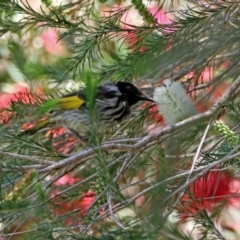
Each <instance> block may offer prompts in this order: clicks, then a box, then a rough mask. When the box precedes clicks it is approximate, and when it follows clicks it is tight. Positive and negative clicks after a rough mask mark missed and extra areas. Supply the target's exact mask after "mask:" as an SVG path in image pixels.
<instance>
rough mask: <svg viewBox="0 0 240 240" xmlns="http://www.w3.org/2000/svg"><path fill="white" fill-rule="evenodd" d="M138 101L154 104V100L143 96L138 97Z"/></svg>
mask: <svg viewBox="0 0 240 240" xmlns="http://www.w3.org/2000/svg"><path fill="white" fill-rule="evenodd" d="M139 99H140V100H143V101H148V102H154V100H153V99H152V98H150V97H148V96H146V95H143V94H142V95H140V96H139Z"/></svg>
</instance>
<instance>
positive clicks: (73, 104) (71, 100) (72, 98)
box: [57, 91, 86, 110]
mask: <svg viewBox="0 0 240 240" xmlns="http://www.w3.org/2000/svg"><path fill="white" fill-rule="evenodd" d="M85 101H86V100H85V96H84V94H83V92H82V91H80V92H75V93H71V94H69V95H66V96H63V97H61V98H59V99H58V102H57V106H58V107H59V109H61V110H74V109H79V108H80V107H82V106H83V105H84V103H85Z"/></svg>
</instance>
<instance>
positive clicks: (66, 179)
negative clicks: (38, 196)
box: [54, 173, 81, 186]
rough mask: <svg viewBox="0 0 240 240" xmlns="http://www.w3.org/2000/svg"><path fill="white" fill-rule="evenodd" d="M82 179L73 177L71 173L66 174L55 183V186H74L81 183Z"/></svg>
mask: <svg viewBox="0 0 240 240" xmlns="http://www.w3.org/2000/svg"><path fill="white" fill-rule="evenodd" d="M80 180H81V179H80V178H75V177H73V176H72V175H71V174H70V173H68V174H65V175H64V176H62V177H60V178H59V179H58V180H57V181H55V182H54V185H55V186H66V185H70V186H72V185H74V183H77V182H79V181H80Z"/></svg>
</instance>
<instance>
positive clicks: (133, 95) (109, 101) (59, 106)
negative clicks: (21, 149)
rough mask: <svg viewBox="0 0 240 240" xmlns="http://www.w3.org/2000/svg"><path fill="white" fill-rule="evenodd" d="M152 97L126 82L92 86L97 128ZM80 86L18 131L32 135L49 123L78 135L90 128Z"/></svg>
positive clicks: (119, 118)
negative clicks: (36, 119) (37, 120)
mask: <svg viewBox="0 0 240 240" xmlns="http://www.w3.org/2000/svg"><path fill="white" fill-rule="evenodd" d="M140 100H142V101H150V102H153V100H152V99H151V98H149V97H147V96H146V95H144V94H143V93H142V92H141V91H140V90H139V89H138V88H137V87H135V86H134V85H133V84H131V83H128V82H117V83H105V84H103V85H100V86H98V87H97V89H96V95H95V99H94V102H95V108H94V110H95V113H96V114H94V116H96V117H95V119H96V121H97V127H98V129H101V130H103V131H105V130H107V129H108V128H111V127H112V126H114V125H115V124H118V123H120V122H121V121H122V120H123V119H125V118H126V117H127V116H128V115H129V114H130V107H131V106H132V105H134V104H135V103H137V102H138V101H140ZM86 101H87V96H86V91H84V89H83V90H82V91H79V92H74V93H71V94H68V95H65V96H63V97H60V98H58V99H56V106H55V108H56V110H55V109H54V110H52V111H50V112H49V113H48V117H47V119H46V120H43V121H41V122H39V123H37V124H36V125H35V126H34V127H32V128H30V129H27V130H25V131H24V132H22V133H21V135H22V134H30V135H33V134H35V133H36V132H38V131H39V130H41V129H45V128H47V127H49V126H54V127H55V126H64V127H66V128H67V129H69V130H70V131H72V132H75V133H78V134H79V135H82V134H86V132H87V131H89V130H90V129H91V116H92V115H91V114H90V111H89V108H88V104H87V102H86Z"/></svg>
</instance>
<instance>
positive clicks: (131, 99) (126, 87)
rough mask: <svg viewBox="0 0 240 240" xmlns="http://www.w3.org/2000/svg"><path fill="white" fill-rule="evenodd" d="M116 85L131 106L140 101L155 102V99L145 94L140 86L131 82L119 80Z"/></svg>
mask: <svg viewBox="0 0 240 240" xmlns="http://www.w3.org/2000/svg"><path fill="white" fill-rule="evenodd" d="M116 86H117V87H118V89H119V91H120V92H121V93H122V95H123V97H124V98H125V99H126V100H127V102H128V104H129V106H132V105H134V104H135V103H137V102H138V101H141V100H142V101H148V102H154V101H153V99H151V98H150V97H148V96H146V95H144V94H143V93H142V92H141V91H140V90H139V89H138V88H136V87H135V86H134V85H133V84H131V83H129V82H117V83H116Z"/></svg>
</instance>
